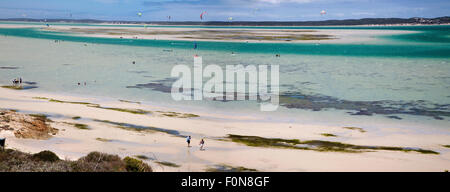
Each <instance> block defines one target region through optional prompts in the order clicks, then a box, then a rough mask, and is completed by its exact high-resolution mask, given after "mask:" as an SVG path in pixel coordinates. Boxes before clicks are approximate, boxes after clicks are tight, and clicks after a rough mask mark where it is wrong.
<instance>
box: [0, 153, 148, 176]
mask: <svg viewBox="0 0 450 192" xmlns="http://www.w3.org/2000/svg"><path fill="white" fill-rule="evenodd" d="M131 171H140V172H151V171H152V169H151V167H150V166H149V165H147V164H146V163H144V162H142V161H140V160H136V159H133V158H130V157H126V158H124V159H121V158H120V157H119V156H117V155H110V154H105V153H100V152H91V153H89V154H88V155H87V156H84V157H82V158H80V159H78V160H77V161H69V160H60V159H59V158H58V156H57V155H56V154H54V153H53V152H51V151H42V152H39V153H36V154H29V153H24V152H20V151H17V150H13V149H6V150H4V151H0V172H131Z"/></svg>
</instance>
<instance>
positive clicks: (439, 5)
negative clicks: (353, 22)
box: [0, 0, 450, 21]
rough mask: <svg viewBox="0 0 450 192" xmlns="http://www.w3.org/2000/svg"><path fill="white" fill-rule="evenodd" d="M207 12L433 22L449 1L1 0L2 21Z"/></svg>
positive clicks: (221, 16) (448, 9) (449, 9)
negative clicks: (422, 19)
mask: <svg viewBox="0 0 450 192" xmlns="http://www.w3.org/2000/svg"><path fill="white" fill-rule="evenodd" d="M322 10H324V11H326V14H320V13H321V11H322ZM204 11H206V14H205V15H204V18H203V21H229V20H230V17H231V18H232V20H233V21H319V20H331V19H338V20H340V19H360V18H389V17H398V18H410V17H428V18H432V17H441V16H449V15H450V0H76V1H75V0H73V1H69V0H0V18H2V19H6V18H34V19H56V18H57V19H99V20H126V21H168V20H169V17H168V16H170V20H171V21H200V14H201V13H202V12H204ZM138 13H142V15H141V16H139V14H138Z"/></svg>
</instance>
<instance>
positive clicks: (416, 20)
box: [0, 16, 450, 27]
mask: <svg viewBox="0 0 450 192" xmlns="http://www.w3.org/2000/svg"><path fill="white" fill-rule="evenodd" d="M0 21H16V22H49V23H53V22H64V23H93V24H115V25H120V24H125V25H144V24H147V25H174V26H177V25H187V26H255V27H256V26H257V27H265V26H267V27H269V26H271V27H274V26H279V27H284V26H289V27H319V26H320V27H326V26H405V25H406V26H409V25H449V24H450V16H444V17H436V18H421V17H413V18H363V19H345V20H324V21H232V22H230V21H205V22H202V21H108V20H95V19H31V18H7V19H0Z"/></svg>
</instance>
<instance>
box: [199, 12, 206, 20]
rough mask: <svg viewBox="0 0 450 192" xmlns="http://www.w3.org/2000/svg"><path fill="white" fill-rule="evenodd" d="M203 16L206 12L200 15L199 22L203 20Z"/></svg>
mask: <svg viewBox="0 0 450 192" xmlns="http://www.w3.org/2000/svg"><path fill="white" fill-rule="evenodd" d="M205 14H206V11H203V13H202V14H200V19H201V20H203V15H205Z"/></svg>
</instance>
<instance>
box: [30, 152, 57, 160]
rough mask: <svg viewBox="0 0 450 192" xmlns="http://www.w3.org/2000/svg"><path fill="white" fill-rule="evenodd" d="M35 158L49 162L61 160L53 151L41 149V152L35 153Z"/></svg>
mask: <svg viewBox="0 0 450 192" xmlns="http://www.w3.org/2000/svg"><path fill="white" fill-rule="evenodd" d="M33 158H34V159H36V160H38V161H48V162H55V161H59V157H58V156H57V155H56V154H55V153H53V152H51V151H41V152H39V153H36V154H34V155H33Z"/></svg>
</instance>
